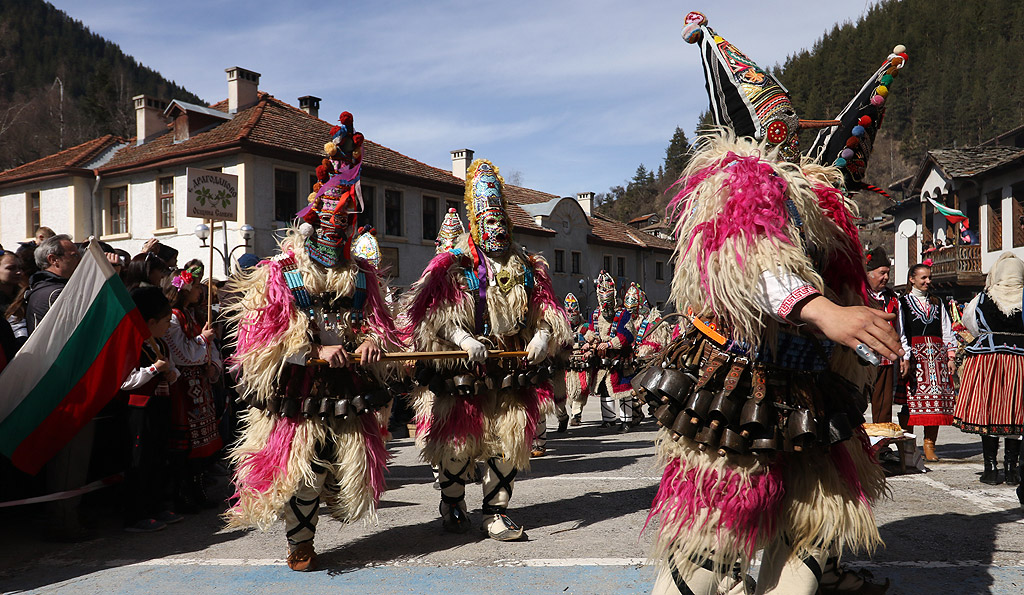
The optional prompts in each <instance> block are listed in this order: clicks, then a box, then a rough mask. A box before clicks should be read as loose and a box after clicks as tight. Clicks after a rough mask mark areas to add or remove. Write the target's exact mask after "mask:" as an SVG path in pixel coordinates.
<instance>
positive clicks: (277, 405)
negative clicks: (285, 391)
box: [267, 397, 281, 414]
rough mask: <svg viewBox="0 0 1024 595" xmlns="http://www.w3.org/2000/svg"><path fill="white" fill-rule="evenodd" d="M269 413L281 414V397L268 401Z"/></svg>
mask: <svg viewBox="0 0 1024 595" xmlns="http://www.w3.org/2000/svg"><path fill="white" fill-rule="evenodd" d="M267 411H268V412H270V413H275V414H280V413H281V397H270V398H269V399H267Z"/></svg>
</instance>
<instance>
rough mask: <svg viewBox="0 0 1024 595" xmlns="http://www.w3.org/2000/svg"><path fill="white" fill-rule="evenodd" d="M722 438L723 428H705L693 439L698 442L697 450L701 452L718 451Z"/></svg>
mask: <svg viewBox="0 0 1024 595" xmlns="http://www.w3.org/2000/svg"><path fill="white" fill-rule="evenodd" d="M721 436H722V428H720V427H719V428H712V427H711V426H704V427H703V428H701V429H700V430H699V431H698V432H697V434H696V435H695V436H694V437H693V439H694V440H695V441H697V442H698V445H697V448H699V449H700V450H707V449H709V448H710V449H711V450H718V442H719V440H720V439H721Z"/></svg>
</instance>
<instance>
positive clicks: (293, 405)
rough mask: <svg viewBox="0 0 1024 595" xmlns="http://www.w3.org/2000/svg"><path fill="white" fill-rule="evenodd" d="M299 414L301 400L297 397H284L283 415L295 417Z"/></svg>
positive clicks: (282, 404)
mask: <svg viewBox="0 0 1024 595" xmlns="http://www.w3.org/2000/svg"><path fill="white" fill-rule="evenodd" d="M298 415H299V401H298V400H297V399H284V400H282V402H281V417H291V418H295V417H297V416H298Z"/></svg>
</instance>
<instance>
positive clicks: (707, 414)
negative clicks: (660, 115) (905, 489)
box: [636, 12, 905, 595]
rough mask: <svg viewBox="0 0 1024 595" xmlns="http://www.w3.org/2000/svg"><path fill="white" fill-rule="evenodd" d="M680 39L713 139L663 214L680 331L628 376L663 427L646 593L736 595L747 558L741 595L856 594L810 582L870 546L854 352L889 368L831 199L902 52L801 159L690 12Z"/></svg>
mask: <svg viewBox="0 0 1024 595" xmlns="http://www.w3.org/2000/svg"><path fill="white" fill-rule="evenodd" d="M683 37H684V39H685V40H686V41H687V42H689V43H695V44H699V45H700V48H701V50H702V51H701V55H702V58H703V61H704V69H705V73H706V78H707V85H708V91H709V95H710V97H711V102H712V109H711V113H712V115H713V116H714V117H715V118H716V120H717V122H718V124H719V125H720V126H721V128H720V129H718V130H717V131H715V132H713V133H711V134H710V135H709V136H706V137H704V138H703V139H702V140H701V142H700V144H699V146H698V149H697V150H696V151H695V153H694V154H693V156H692V157H691V160H690V163H689V165H688V166H687V168H686V170H685V171H684V172H683V177H682V178H681V179H680V182H679V185H680V186H679V187H680V191H679V193H678V195H677V196H676V197H675V198H674V199H673V201H672V202H671V203H670V209H671V210H672V211H673V212H674V214H675V216H676V217H678V221H677V222H676V227H675V233H676V237H677V242H678V245H677V248H676V263H677V264H676V274H675V277H674V279H673V283H672V299H673V300H675V303H676V306H677V309H678V310H679V311H680V312H686V311H687V308H688V307H689V308H692V309H693V311H694V313H695V317H694V319H693V320H692V321H691V322H692V325H690V326H688V327H687V328H686V330H685V331H684V335H683V336H681V337H680V338H679V339H677V340H675V341H673V342H672V343H671V344H670V345H668V346H667V348H666V349H665V350H664V351H663V354H662V356H661V357H660V358H659V359H658V360H656V361H655V362H654V363H653V365H651V366H650V367H648V368H646V369H644V370H643V371H642V372H641V373H640V374H638V375H637V378H636V384H637V385H638V386H640V387H642V391H641V392H643V393H644V394H645V398H647V399H648V400H649V401H655V402H657V403H659V404H660V406H659V408H658V410H657V411H656V414H655V416H656V417H657V418H658V420H659V422H660V423H662V425H663V426H665V427H664V429H662V430H661V432H660V435H659V438H658V452H659V458H660V460H661V462H662V463H663V464H664V466H665V471H664V474H663V477H662V480H661V486H660V489H659V491H658V494H657V496H656V497H655V500H654V502H653V504H652V507H651V514H650V518H651V519H653V518H655V517H658V518H659V521H658V525H659V526H658V532H657V536H656V543H655V556H656V557H658V558H660V559H661V560H662V561H663V562H664V565H663V567H662V569H661V573H660V574H659V576H658V579H657V582H656V583H655V587H654V591H655V592H656V593H672V594H677V593H696V594H698V595H703V594H711V593H718V592H722V591H728V590H729V589H735V591H732V592H743V591H744V589H745V585H744V583H745V582H746V581H747V580H748V579H747V578H746V577H745V573H746V571H747V569H748V568H749V565H750V562H751V560H752V559H753V557H754V554H755V552H757V551H758V550H761V549H764V554H763V557H762V563H761V570H760V574H759V576H758V580H757V585H756V589H757V591H756V592H757V593H786V594H789V595H799V594H806V595H810V594H813V593H815V592H816V590H817V589H818V588H819V586H820V587H821V590H822V592H828V593H832V592H845V591H847V590H851V589H861V591H859V592H863V589H864V588H865V586H866V585H867V584H866V583H864V581H863V580H862V579H860V578H859V577H856V576H853V575H852V573H851V574H836V573H834V572H833V573H832V574H831V575H827V576H828V578H827V579H826V578H821V577H822V570H823V568H824V569H826V572H828V570H827V569H828V565H827V561H828V560H829V559H830V558H833V557H834V556H836V555H838V554H839V553H840V552H841V551H842V549H843V548H844V547H845V548H851V549H863V550H868V551H870V550H872V549H873V548H874V547H876V546H877V545H878V544H880V543H881V539H880V537H879V534H878V530H877V528H876V526H875V522H874V518H873V516H872V511H871V505H870V503H871V502H872V501H873V500H874V499H876V498H878V497H879V496H880V495H882V493H883V492H884V489H885V483H884V481H885V480H884V475H883V473H882V470H881V468H880V467H879V466H878V465H877V464H876V463H875V462H874V461H873V460H872V458H871V455H870V453H869V447H868V442H867V439H866V437H865V435H864V433H863V430H862V428H861V423H862V422H863V417H862V412H863V411H864V409H865V408H866V407H867V402H866V398H865V394H866V388H867V386H868V385H869V383H870V382H871V380H872V378H871V376H872V371H873V370H872V369H871V368H870V367H866V366H862V365H860V363H859V362H858V358H857V355H856V353H855V350H856V351H861V352H863V353H865V355H867V356H869V357H870V353H869V350H874V351H875V352H877V353H881V354H884V355H886V356H888V357H890V358H891V359H895V358H897V357H899V352H900V345H899V340H898V338H897V336H896V333H895V332H894V331H893V329H892V327H891V326H890V325H889V324H888V319H889V318H891V315H886V314H884V313H881V312H879V311H878V310H875V309H873V308H869V307H867V306H866V305H865V304H866V300H867V295H866V287H865V285H866V279H865V271H864V267H863V254H862V252H861V248H860V242H859V241H858V239H857V232H856V227H855V226H854V224H853V221H854V207H853V205H852V203H850V202H849V200H848V198H847V196H846V195H845V192H844V190H845V191H850V190H853V189H855V188H856V187H857V186H858V185H859V184H858V183H859V181H860V179H861V178H860V176H862V175H863V167H864V162H865V160H866V159H867V155H868V152H869V150H870V148H871V147H870V145H871V141H872V140H873V139H874V135H875V131H876V130H877V125H878V121H879V120H880V119H881V115H882V114H881V109H882V105H883V104H884V94H887V93H888V89H887V88H884V89H883V88H882V86H883V84H884V82H886V81H888V82H891V81H892V77H893V76H894V75H895V74H896V72H897V71H898V68H899V67H900V66H901V65H902V64H903V62H904V60H905V56H902V55H899V54H900V53H902V52H903V51H904V49H903V48H902V46H898V47H897V48H896V49H895V50H894V53H893V54H892V55H890V56H889V57H888V58H887V59H886V61H885V63H884V64H883V66H882V67H881V68H880V69H879V70H878V71H877V72H875V74H874V75H873V76H872V78H871V79H870V80H869V81H868V84H866V85H865V86H864V87H863V88H862V89H861V92H860V93H859V94H858V96H857V97H856V98H855V99H854V100H853V101H852V102H851V103H850V104H849V105H848V106H847V108H846V109H844V110H843V112H842V113H841V114H840V116H839V117H838V118H837V120H838V121H831V122H826V123H825V124H824V125H825V126H828V128H825V129H823V130H822V131H821V132H820V133H819V134H818V137H817V138H816V140H815V144H814V145H813V146H812V148H811V153H810V154H811V155H812V156H813V158H801V156H800V153H799V150H798V147H797V132H798V129H799V126H800V121H799V120H798V117H797V115H796V113H795V111H794V110H793V108H792V104H791V102H790V100H789V97H788V95H787V94H786V92H785V90H784V89H783V88H782V87H781V85H779V84H778V83H777V82H776V81H775V80H773V79H772V77H771V75H770V74H769V73H767V72H766V71H764V70H763V69H761V68H760V67H758V66H757V65H756V64H755V63H754V62H753V61H751V60H750V59H749V58H748V57H746V56H745V55H744V54H743V53H741V52H740V51H739V50H738V49H737V48H736V47H735V46H733V45H731V44H729V43H728V42H727V41H725V40H724V39H722V38H721V37H719V36H718V35H717V34H715V32H714V31H712V30H711V29H710V28H709V27H708V26H707V19H706V18H705V17H704V15H702V14H700V13H696V12H691V13H689V14H688V15H687V17H686V25H685V27H684V29H683ZM883 77H884V78H883ZM886 86H887V85H886ZM805 125H809V124H805ZM851 139H856V140H851ZM847 148H851V151H849V152H845V149H847ZM833 563H834V562H833ZM819 580H820V585H819ZM720 589H721V591H720Z"/></svg>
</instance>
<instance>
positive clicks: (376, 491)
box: [362, 415, 391, 506]
mask: <svg viewBox="0 0 1024 595" xmlns="http://www.w3.org/2000/svg"><path fill="white" fill-rule="evenodd" d="M362 421H363V437H364V439H365V440H366V469H367V473H368V474H369V476H370V477H369V478H368V479H369V482H368V483H369V485H370V488H372V489H373V504H374V506H376V505H377V504H379V503H380V497H381V496H382V495H383V494H384V490H385V489H387V486H386V483H385V481H384V473H385V472H386V471H387V464H388V461H389V460H391V455H390V454H389V453H388V450H387V447H385V446H384V438H383V437H382V436H381V427H380V424H378V423H377V418H376V416H374V415H364V416H363V419H362Z"/></svg>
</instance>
